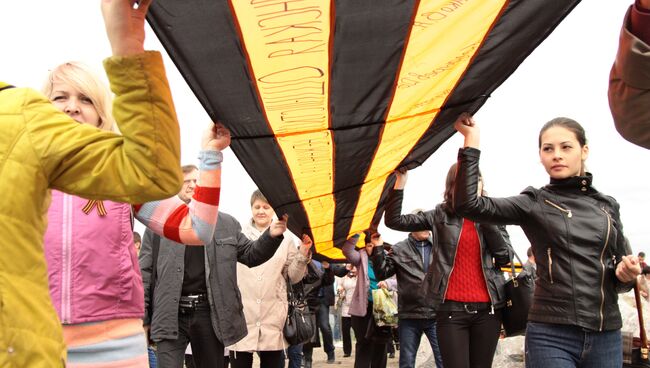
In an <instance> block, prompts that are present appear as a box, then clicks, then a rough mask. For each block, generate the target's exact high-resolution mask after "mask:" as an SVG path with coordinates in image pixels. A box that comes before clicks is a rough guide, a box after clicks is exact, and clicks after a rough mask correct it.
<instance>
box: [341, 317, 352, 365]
mask: <svg viewBox="0 0 650 368" xmlns="http://www.w3.org/2000/svg"><path fill="white" fill-rule="evenodd" d="M351 330H352V318H351V317H341V336H342V337H343V354H344V355H348V356H349V355H350V354H352V334H350V331H351Z"/></svg>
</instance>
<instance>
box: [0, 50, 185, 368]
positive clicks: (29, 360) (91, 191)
mask: <svg viewBox="0 0 650 368" xmlns="http://www.w3.org/2000/svg"><path fill="white" fill-rule="evenodd" d="M104 68H105V69H106V72H107V74H108V76H109V80H110V82H111V89H112V90H113V92H114V93H115V95H116V98H115V102H114V115H115V118H116V120H117V121H118V124H119V128H120V131H121V132H122V134H123V135H122V136H119V135H116V134H113V133H111V132H106V131H101V130H99V129H96V128H94V127H91V126H89V125H86V124H79V123H77V122H75V121H74V120H72V119H71V118H70V117H68V116H67V115H65V114H63V113H61V112H59V111H58V110H57V109H55V108H54V107H53V106H52V104H50V103H49V101H48V100H47V99H46V98H45V97H44V96H43V95H42V94H40V93H38V92H36V91H34V90H31V89H26V88H11V89H5V90H3V91H0V367H2V368H8V367H11V368H14V367H20V368H23V367H29V368H38V367H47V368H51V367H62V366H63V364H64V363H63V362H64V361H65V346H64V344H63V337H62V332H61V326H60V322H59V321H58V318H57V316H56V313H55V311H54V308H53V307H52V304H51V302H50V296H49V291H48V285H47V268H46V264H45V257H44V254H43V234H44V233H45V228H46V226H47V221H46V219H47V216H46V214H47V208H48V206H49V202H50V194H49V190H48V188H53V189H58V190H61V191H64V192H68V193H71V194H76V195H79V196H82V197H86V198H90V199H110V200H114V201H122V202H131V203H142V202H146V201H151V200H157V199H162V198H168V197H170V196H173V195H175V194H176V193H178V191H179V189H180V186H181V183H182V175H181V172H180V134H179V128H178V122H177V120H176V112H175V110H174V106H173V103H172V99H171V94H170V91H169V87H168V84H167V79H166V76H165V72H164V67H163V64H162V58H161V56H160V54H159V53H157V52H145V53H143V54H140V55H136V56H131V57H114V58H109V59H107V60H106V61H104ZM6 85H7V84H6V83H2V82H0V89H1V88H2V87H4V86H6Z"/></svg>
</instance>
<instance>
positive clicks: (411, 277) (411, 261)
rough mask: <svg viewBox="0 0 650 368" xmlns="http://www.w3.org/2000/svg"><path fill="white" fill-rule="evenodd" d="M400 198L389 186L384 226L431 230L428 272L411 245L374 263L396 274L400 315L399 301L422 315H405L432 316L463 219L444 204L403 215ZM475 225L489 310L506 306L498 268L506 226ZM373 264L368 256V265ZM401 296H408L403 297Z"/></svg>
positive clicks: (506, 251)
mask: <svg viewBox="0 0 650 368" xmlns="http://www.w3.org/2000/svg"><path fill="white" fill-rule="evenodd" d="M403 197H404V191H403V190H391V192H390V194H389V197H388V202H387V204H386V212H385V214H384V221H385V223H386V226H387V227H389V228H391V229H393V230H398V231H408V232H413V231H422V230H431V235H432V244H433V247H432V249H431V263H430V266H429V270H428V272H427V274H426V275H425V274H424V268H423V266H422V261H421V259H420V258H421V256H420V254H419V252H418V250H417V249H415V246H414V245H411V246H405V247H403V248H401V249H399V250H398V251H393V255H392V256H390V257H389V258H387V260H388V262H390V263H389V264H386V265H382V263H381V262H380V261H379V260H378V259H377V261H378V262H379V263H378V266H380V267H379V268H381V269H384V271H383V276H386V277H389V276H390V275H392V274H393V273H396V274H397V285H398V287H399V290H400V291H399V292H398V295H399V301H398V302H399V304H400V309H399V313H400V316H401V315H402V313H403V312H402V305H407V304H410V303H416V304H414V306H418V307H415V308H414V309H413V312H409V315H411V313H413V315H414V316H415V315H417V314H418V313H420V312H421V313H422V314H421V315H422V317H414V316H413V317H405V318H432V317H430V316H431V315H432V314H433V315H434V316H435V311H436V309H437V308H438V306H439V305H440V304H441V303H442V302H443V300H444V297H445V294H446V291H447V286H448V282H449V276H451V272H452V271H453V268H454V261H455V259H456V250H457V248H458V240H459V239H460V233H461V230H462V227H463V218H462V217H460V216H457V215H453V214H450V213H449V212H448V211H446V210H445V209H444V205H443V204H439V205H438V206H436V208H435V209H433V210H430V211H425V212H419V213H416V214H405V215H402V214H401V212H402V199H403ZM475 226H476V231H477V232H478V237H479V241H480V246H481V264H482V267H483V276H484V279H485V282H486V286H487V290H488V293H489V294H490V301H491V303H492V305H493V307H494V309H498V308H501V307H503V306H504V305H505V295H504V285H505V278H504V277H503V272H501V270H500V266H502V265H506V264H508V263H509V262H510V250H511V249H512V248H511V246H510V238H509V236H508V233H507V232H506V230H505V228H500V227H497V226H493V225H483V224H478V223H476V224H475ZM373 258H374V257H373ZM493 259H494V261H496V264H495V262H494V261H493ZM374 265H375V262H374V260H373V267H374ZM375 272H377V271H375ZM380 272H382V271H380ZM404 290H407V291H410V293H408V292H407V293H406V295H405V294H404ZM411 294H413V295H411ZM405 297H407V298H408V300H407V299H404V298H405ZM411 298H412V300H411ZM418 299H419V300H418ZM416 300H417V301H416ZM425 305H426V306H427V307H426V308H425ZM419 307H421V308H419ZM409 308H410V307H409ZM408 310H409V309H408V308H407V311H408Z"/></svg>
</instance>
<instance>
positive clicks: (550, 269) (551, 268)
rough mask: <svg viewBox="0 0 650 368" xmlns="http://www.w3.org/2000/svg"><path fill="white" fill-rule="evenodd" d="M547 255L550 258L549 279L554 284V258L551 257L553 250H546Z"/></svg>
mask: <svg viewBox="0 0 650 368" xmlns="http://www.w3.org/2000/svg"><path fill="white" fill-rule="evenodd" d="M546 255H547V256H548V277H549V279H550V280H551V284H552V283H553V257H552V255H551V248H550V247H549V248H547V249H546Z"/></svg>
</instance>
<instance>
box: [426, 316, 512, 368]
mask: <svg viewBox="0 0 650 368" xmlns="http://www.w3.org/2000/svg"><path fill="white" fill-rule="evenodd" d="M436 324H437V332H438V346H439V347H440V354H441V355H442V364H443V366H444V367H445V368H470V367H471V368H490V367H492V359H493V358H494V351H495V350H496V348H497V343H498V341H499V334H500V332H501V310H495V311H494V314H492V313H491V312H490V310H484V311H479V312H476V313H468V312H466V311H454V312H448V311H438V313H437V317H436Z"/></svg>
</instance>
